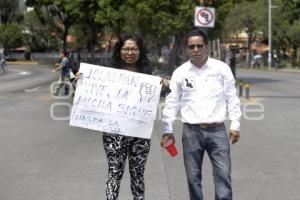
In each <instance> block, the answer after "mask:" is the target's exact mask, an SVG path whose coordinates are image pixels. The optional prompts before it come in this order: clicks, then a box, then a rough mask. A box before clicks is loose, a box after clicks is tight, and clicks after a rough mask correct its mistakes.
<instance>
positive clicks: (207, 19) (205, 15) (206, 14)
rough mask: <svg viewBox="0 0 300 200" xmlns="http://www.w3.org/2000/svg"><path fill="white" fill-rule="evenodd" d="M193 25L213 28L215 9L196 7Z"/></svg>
mask: <svg viewBox="0 0 300 200" xmlns="http://www.w3.org/2000/svg"><path fill="white" fill-rule="evenodd" d="M194 25H195V26H196V27H205V28H214V27H215V9H214V8H211V7H200V6H196V8H195V20H194Z"/></svg>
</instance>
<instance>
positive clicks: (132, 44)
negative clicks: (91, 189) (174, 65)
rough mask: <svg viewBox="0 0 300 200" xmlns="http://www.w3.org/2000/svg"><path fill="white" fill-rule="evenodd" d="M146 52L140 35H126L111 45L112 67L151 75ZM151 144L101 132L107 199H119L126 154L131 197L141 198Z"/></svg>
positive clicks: (142, 196) (142, 197) (139, 199)
mask: <svg viewBox="0 0 300 200" xmlns="http://www.w3.org/2000/svg"><path fill="white" fill-rule="evenodd" d="M146 54H147V52H146V49H145V46H144V43H143V41H142V40H141V39H140V38H138V37H137V36H135V35H125V36H123V37H121V38H120V39H119V41H118V42H117V43H116V45H115V47H114V51H113V56H112V59H113V66H114V67H117V68H121V69H126V70H130V71H134V72H141V73H148V74H150V73H151V70H150V67H149V60H148V58H147V55H146ZM150 143H151V142H150V139H143V138H135V137H129V136H122V135H117V134H110V133H104V134H103V146H104V150H105V153H106V156H107V161H108V178H107V182H106V196H107V200H116V199H117V198H118V194H119V188H120V183H121V179H122V176H123V173H124V168H125V164H126V158H127V157H128V161H129V172H130V179H131V180H130V183H131V192H132V195H133V199H134V200H142V199H144V196H145V195H144V191H145V186H144V171H145V165H146V161H147V157H148V154H149V150H150Z"/></svg>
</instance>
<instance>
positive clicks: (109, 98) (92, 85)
mask: <svg viewBox="0 0 300 200" xmlns="http://www.w3.org/2000/svg"><path fill="white" fill-rule="evenodd" d="M80 72H81V73H82V74H83V76H82V78H81V79H79V80H78V83H77V88H76V94H75V97H74V101H73V107H72V112H71V119H70V125H71V126H78V127H83V128H88V129H93V130H99V131H103V132H109V133H115V134H120V135H126V136H133V137H140V138H150V137H151V133H152V129H153V123H154V120H155V116H156V110H157V105H158V101H159V95H160V90H161V85H160V78H159V77H156V76H151V75H146V74H141V73H135V72H130V71H127V70H118V69H113V68H108V67H101V66H97V65H91V64H86V63H81V64H80Z"/></svg>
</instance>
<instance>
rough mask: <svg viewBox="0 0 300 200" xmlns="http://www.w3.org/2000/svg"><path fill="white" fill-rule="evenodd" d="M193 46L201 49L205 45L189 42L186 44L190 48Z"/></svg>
mask: <svg viewBox="0 0 300 200" xmlns="http://www.w3.org/2000/svg"><path fill="white" fill-rule="evenodd" d="M195 47H197V49H203V48H204V47H205V45H204V44H189V45H188V48H189V49H190V50H193V49H195Z"/></svg>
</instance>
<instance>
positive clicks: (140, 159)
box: [103, 133, 151, 200]
mask: <svg viewBox="0 0 300 200" xmlns="http://www.w3.org/2000/svg"><path fill="white" fill-rule="evenodd" d="M150 143H151V142H150V139H143V138H135V137H127V136H122V135H117V134H110V133H103V146H104V150H105V153H106V157H107V162H108V177H107V181H106V197H107V200H117V199H118V195H119V189H120V184H121V179H122V176H123V173H124V168H125V164H126V158H127V157H128V161H129V173H130V186H131V192H132V195H133V199H134V200H144V199H145V184H144V171H145V165H146V161H147V157H148V154H149V151H150Z"/></svg>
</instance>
